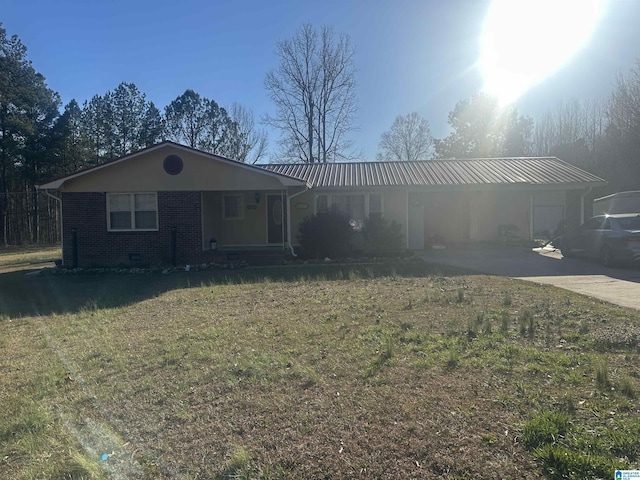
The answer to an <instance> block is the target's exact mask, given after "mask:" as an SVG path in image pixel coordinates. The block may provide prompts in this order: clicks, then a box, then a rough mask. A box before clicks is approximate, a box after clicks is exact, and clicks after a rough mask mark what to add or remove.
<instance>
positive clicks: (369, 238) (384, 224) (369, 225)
mask: <svg viewBox="0 0 640 480" xmlns="http://www.w3.org/2000/svg"><path fill="white" fill-rule="evenodd" d="M362 231H363V233H364V246H365V251H366V252H367V253H368V254H371V255H376V256H381V257H384V256H387V255H394V254H396V253H398V252H399V251H400V249H401V248H402V240H403V238H404V237H403V235H402V226H401V225H400V224H399V223H398V222H396V221H395V220H387V219H386V218H383V217H367V219H366V220H365V222H364V228H363V229H362Z"/></svg>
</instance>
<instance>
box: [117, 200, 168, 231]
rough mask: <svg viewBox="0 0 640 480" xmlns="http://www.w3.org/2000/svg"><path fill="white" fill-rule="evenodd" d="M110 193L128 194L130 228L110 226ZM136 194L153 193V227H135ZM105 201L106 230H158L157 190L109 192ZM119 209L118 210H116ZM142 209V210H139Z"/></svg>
mask: <svg viewBox="0 0 640 480" xmlns="http://www.w3.org/2000/svg"><path fill="white" fill-rule="evenodd" d="M111 195H129V197H130V201H129V206H130V208H129V213H130V214H131V216H130V217H129V218H130V219H131V225H130V228H111V201H110V200H111ZM136 195H153V198H154V201H155V205H154V207H155V212H156V227H155V228H136V197H135V196H136ZM106 201H107V231H108V232H157V231H158V226H159V223H158V193H157V192H110V193H107V195H106ZM118 211H120V210H118ZM141 211H142V210H141ZM147 211H150V210H147Z"/></svg>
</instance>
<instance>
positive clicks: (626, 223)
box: [616, 216, 640, 230]
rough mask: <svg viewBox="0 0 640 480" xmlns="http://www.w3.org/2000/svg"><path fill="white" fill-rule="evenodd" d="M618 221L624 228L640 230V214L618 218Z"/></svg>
mask: <svg viewBox="0 0 640 480" xmlns="http://www.w3.org/2000/svg"><path fill="white" fill-rule="evenodd" d="M616 222H617V223H618V226H619V227H620V228H621V229H622V230H640V216H638V217H624V218H616Z"/></svg>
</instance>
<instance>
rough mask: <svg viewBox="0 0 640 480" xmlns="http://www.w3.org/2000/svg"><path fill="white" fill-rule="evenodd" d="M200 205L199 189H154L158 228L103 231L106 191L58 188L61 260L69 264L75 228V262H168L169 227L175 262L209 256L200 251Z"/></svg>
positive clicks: (90, 264) (80, 264)
mask: <svg viewBox="0 0 640 480" xmlns="http://www.w3.org/2000/svg"><path fill="white" fill-rule="evenodd" d="M200 209H201V202H200V192H184V191H183V192H158V231H157V232H108V231H107V204H106V194H105V193H63V194H62V223H63V245H64V247H63V252H62V258H63V262H64V266H65V267H67V268H70V267H72V266H73V231H74V229H75V235H76V239H77V252H78V253H77V256H78V264H77V266H78V267H83V268H84V267H96V266H118V265H127V266H131V265H140V266H143V265H144V266H154V265H169V264H171V232H172V229H173V228H174V227H175V229H176V264H177V265H184V264H194V263H200V262H206V261H212V259H211V258H210V257H211V256H212V255H211V253H212V252H206V251H205V252H203V251H202V229H201V225H200V224H201V211H200ZM130 254H132V255H135V256H139V259H140V260H135V259H134V260H132V259H131V257H130Z"/></svg>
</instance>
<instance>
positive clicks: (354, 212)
mask: <svg viewBox="0 0 640 480" xmlns="http://www.w3.org/2000/svg"><path fill="white" fill-rule="evenodd" d="M368 196H369V203H368V208H367V204H366V202H365V200H366V198H367V194H364V193H362V194H352V195H350V194H338V195H324V194H323V195H318V196H317V197H316V213H323V212H328V211H330V210H334V209H335V210H336V211H338V212H340V213H342V214H344V215H346V216H347V217H348V218H349V222H350V223H351V226H352V227H353V229H354V230H360V229H361V228H362V226H363V224H364V219H365V217H366V216H367V215H369V216H374V217H375V216H377V217H381V216H382V195H381V194H379V193H370V194H368Z"/></svg>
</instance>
